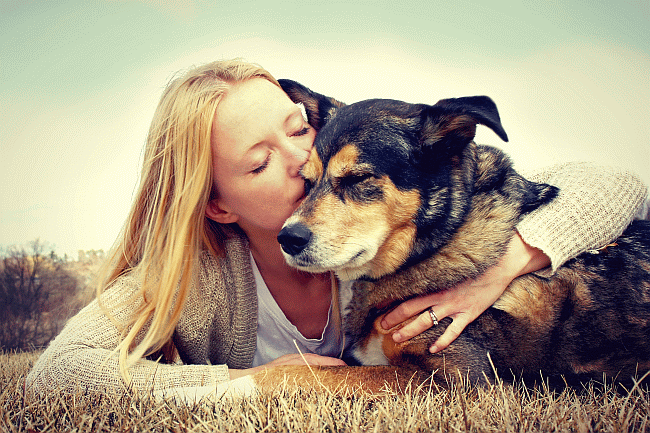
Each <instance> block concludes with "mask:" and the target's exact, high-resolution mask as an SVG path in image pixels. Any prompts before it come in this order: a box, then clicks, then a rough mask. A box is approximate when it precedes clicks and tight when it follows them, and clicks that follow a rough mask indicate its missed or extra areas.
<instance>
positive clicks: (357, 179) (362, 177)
mask: <svg viewBox="0 0 650 433" xmlns="http://www.w3.org/2000/svg"><path fill="white" fill-rule="evenodd" d="M371 177H372V174H371V173H360V174H351V175H348V176H345V177H343V178H341V183H343V184H344V185H346V186H352V185H356V184H358V183H361V182H363V181H366V180H368V179H370V178H371Z"/></svg>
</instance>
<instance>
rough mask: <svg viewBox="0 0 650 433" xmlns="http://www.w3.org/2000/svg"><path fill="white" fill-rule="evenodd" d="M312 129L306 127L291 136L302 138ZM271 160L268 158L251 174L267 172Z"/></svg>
mask: <svg viewBox="0 0 650 433" xmlns="http://www.w3.org/2000/svg"><path fill="white" fill-rule="evenodd" d="M310 129H311V127H309V126H305V127H304V128H302V129H301V130H300V131H298V132H295V133H293V134H291V136H292V137H300V136H303V135H306V134H307V133H309V131H310ZM270 159H271V155H269V156H267V157H266V159H265V160H264V162H263V163H262V164H261V165H260V166H259V167H256V168H254V169H253V170H251V173H253V174H260V173H262V172H263V171H264V170H266V167H268V166H269V161H270Z"/></svg>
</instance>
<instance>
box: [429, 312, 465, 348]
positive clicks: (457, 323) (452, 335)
mask: <svg viewBox="0 0 650 433" xmlns="http://www.w3.org/2000/svg"><path fill="white" fill-rule="evenodd" d="M468 324H469V322H468V321H466V320H465V319H462V318H454V320H453V321H452V322H451V323H450V324H449V326H447V329H445V332H444V333H443V334H442V335H441V336H440V337H438V339H437V340H436V341H435V343H433V345H432V346H431V347H430V348H429V352H431V353H436V352H440V351H441V350H443V349H446V348H447V346H449V345H450V344H451V343H452V342H453V341H454V340H455V339H456V338H458V336H459V335H460V333H461V332H463V330H464V329H465V327H466V326H467V325H468Z"/></svg>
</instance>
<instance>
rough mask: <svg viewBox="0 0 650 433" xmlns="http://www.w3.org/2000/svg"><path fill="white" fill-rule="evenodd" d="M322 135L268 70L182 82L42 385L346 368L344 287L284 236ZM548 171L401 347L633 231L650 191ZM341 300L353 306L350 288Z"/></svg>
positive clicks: (569, 171) (39, 380)
mask: <svg viewBox="0 0 650 433" xmlns="http://www.w3.org/2000/svg"><path fill="white" fill-rule="evenodd" d="M315 134H316V131H314V130H313V129H312V128H311V127H310V126H309V125H308V124H307V122H306V121H305V119H304V118H303V116H302V114H301V111H300V108H299V107H298V106H296V105H295V104H293V103H292V102H291V100H290V99H289V98H288V97H287V96H286V94H284V92H283V91H282V90H281V88H280V87H279V85H278V84H277V82H276V81H275V79H274V78H273V77H272V76H271V75H270V74H269V73H268V72H266V71H265V70H264V69H262V68H260V67H258V66H256V65H252V64H247V63H243V62H240V61H223V62H214V63H211V64H208V65H204V66H201V67H198V68H195V69H192V70H190V71H189V72H187V73H186V74H185V76H183V77H181V78H178V79H176V80H174V81H172V82H171V83H170V84H169V85H168V87H167V89H166V90H165V91H164V93H163V95H162V98H161V101H160V103H159V106H158V108H157V111H156V114H155V116H154V119H153V122H152V125H151V128H150V131H149V136H148V141H147V145H146V154H145V161H144V167H143V170H142V175H141V185H140V189H139V191H138V193H137V196H136V198H135V201H134V204H133V207H132V210H131V213H130V215H129V217H128V220H127V222H126V225H125V227H124V230H123V233H122V236H121V238H120V239H118V242H117V243H116V245H115V247H114V248H113V250H112V253H111V255H110V259H109V260H108V261H107V264H106V270H107V272H106V275H105V278H104V281H103V282H102V284H101V286H100V287H99V289H98V296H97V299H96V300H95V301H93V302H92V303H91V304H89V305H88V306H87V307H86V308H84V309H83V310H82V311H81V312H79V313H78V314H77V315H76V316H75V317H73V318H72V319H71V320H70V321H69V323H68V324H67V325H66V327H65V328H64V329H63V331H62V332H61V334H60V335H59V336H58V337H57V338H56V339H55V340H54V341H53V342H52V343H51V344H50V346H49V347H48V348H47V349H46V351H45V352H44V353H43V355H42V356H41V357H40V358H39V360H38V361H37V362H36V364H35V365H34V368H33V370H32V371H31V372H30V374H29V376H28V378H27V381H28V385H30V386H31V388H33V389H34V390H48V389H49V390H58V389H61V388H63V389H66V390H68V391H74V390H75V389H79V388H80V389H90V390H95V391H106V390H108V391H111V392H116V391H119V390H120V389H121V388H122V387H124V386H125V385H128V386H130V387H131V388H132V389H136V390H139V391H143V392H148V391H153V392H159V391H164V390H169V389H174V388H181V387H198V386H206V385H209V386H211V385H215V384H217V383H220V382H224V381H228V380H230V379H233V378H236V377H239V376H242V375H245V374H249V373H251V372H254V371H256V370H259V369H262V368H271V367H273V366H276V365H282V364H302V363H304V362H308V363H310V364H314V365H342V364H343V362H342V361H341V360H340V359H338V357H337V356H338V355H339V354H340V353H341V352H342V351H343V349H344V348H343V347H342V339H341V338H340V333H341V329H340V326H338V323H339V322H338V320H337V317H336V316H337V314H336V312H337V311H340V307H341V305H340V304H339V303H338V301H336V302H332V298H333V297H335V298H336V296H335V292H336V291H335V290H333V289H332V288H333V287H336V284H334V283H336V281H333V276H332V275H330V274H325V275H312V274H305V273H302V272H299V271H297V270H295V269H293V268H290V267H288V266H287V265H286V264H285V262H284V259H283V258H282V254H281V251H280V246H279V244H278V243H277V241H276V236H277V233H278V232H279V230H280V228H281V226H282V224H283V222H284V220H285V219H286V218H287V217H288V216H289V215H290V214H291V213H292V212H293V210H294V209H295V208H296V207H297V206H298V205H299V203H300V202H301V199H302V197H303V196H304V182H303V180H302V178H301V177H300V168H301V167H302V165H303V164H304V163H305V161H306V160H307V157H308V155H309V152H310V149H311V146H312V143H313V140H314V137H315ZM545 176H546V177H544V178H542V177H538V178H537V179H536V180H539V181H546V182H549V183H553V184H555V185H557V186H559V187H560V188H562V194H561V196H560V197H559V198H558V199H557V200H555V201H554V202H553V203H552V204H551V205H550V206H547V207H545V208H543V209H541V210H539V211H536V212H534V213H533V214H531V215H529V216H527V217H526V219H525V220H523V221H522V222H521V224H520V225H519V226H518V230H519V235H517V236H515V237H514V238H513V240H512V241H511V245H510V250H509V252H508V254H507V255H506V257H504V259H503V260H502V262H501V263H500V264H499V265H497V266H496V267H495V268H493V269H491V270H490V271H488V272H487V273H486V274H485V275H484V276H482V277H481V278H480V279H478V280H476V281H472V282H468V283H465V284H462V285H461V286H459V287H456V288H452V289H450V290H448V291H446V292H443V293H441V294H436V295H431V296H426V297H423V298H419V299H416V300H411V301H408V302H405V303H404V304H402V305H401V306H400V307H398V308H397V309H396V310H395V311H394V312H392V313H391V314H389V315H388V316H387V317H386V323H385V326H386V327H390V326H392V325H393V324H395V323H399V322H401V321H403V320H405V319H406V318H408V317H410V316H412V315H415V314H419V319H418V320H416V321H414V322H412V323H411V324H410V325H409V326H407V327H404V328H403V329H402V331H401V332H400V335H395V336H394V338H395V339H397V340H400V339H405V338H410V337H412V336H413V335H416V334H418V333H420V332H422V331H423V330H425V329H428V328H429V327H431V326H432V325H433V324H432V321H431V318H430V315H429V314H428V312H427V311H425V310H427V309H428V308H429V307H431V306H435V312H436V314H437V317H438V319H442V318H444V317H452V318H453V319H454V321H453V323H452V325H451V326H450V327H449V329H448V330H447V332H446V333H445V334H444V335H443V336H442V337H441V338H440V339H439V340H438V342H436V343H435V345H434V346H435V347H433V348H432V350H442V349H443V348H444V347H446V346H447V345H448V344H449V343H450V342H451V341H452V340H453V339H454V338H455V336H456V335H458V333H459V332H460V331H461V330H462V329H463V328H464V327H465V325H466V324H467V323H469V322H470V321H471V320H473V319H474V318H476V317H477V316H478V315H479V314H480V313H481V312H482V311H484V310H485V309H487V308H488V307H489V306H490V305H491V304H492V303H493V302H494V300H496V299H497V298H498V297H499V296H500V294H501V293H502V292H503V290H504V289H505V287H506V286H507V285H508V284H509V282H510V281H511V280H512V279H513V278H515V277H516V276H517V275H521V274H523V273H526V272H532V271H537V270H540V269H543V268H546V267H548V266H549V265H551V268H550V270H547V271H548V272H553V271H554V270H555V269H556V268H557V267H558V266H559V265H561V264H562V263H563V262H564V261H565V260H567V259H568V258H570V257H572V256H574V255H576V254H577V253H579V252H581V251H584V250H587V249H591V248H597V247H599V246H602V245H604V244H606V243H608V242H609V241H611V240H612V239H613V238H615V237H616V236H618V235H619V234H620V233H621V232H622V230H623V229H624V227H625V226H626V225H627V224H628V223H629V221H630V220H631V218H632V215H633V213H634V212H635V211H636V209H637V208H638V207H639V205H640V203H641V202H642V200H643V197H644V196H645V193H646V191H645V187H644V186H643V185H642V184H641V182H640V181H639V180H638V179H636V178H635V177H633V176H631V175H628V174H625V173H621V172H619V171H616V170H611V169H607V170H600V171H598V170H596V169H594V168H591V167H588V166H585V165H569V166H564V167H559V168H555V169H553V170H552V171H548V172H545ZM603 216H606V218H603ZM536 247H538V248H536ZM340 294H341V299H342V301H341V302H342V303H343V304H344V303H345V302H346V299H348V298H349V294H350V288H349V286H345V285H342V287H340ZM423 312H424V313H423ZM298 348H300V350H301V351H302V352H304V353H305V356H304V357H303V356H302V355H300V354H298V353H297V352H298ZM309 352H313V353H309ZM161 358H164V359H165V360H166V361H169V362H176V363H159V362H155V360H158V359H161ZM179 361H182V365H179Z"/></svg>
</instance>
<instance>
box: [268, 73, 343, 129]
mask: <svg viewBox="0 0 650 433" xmlns="http://www.w3.org/2000/svg"><path fill="white" fill-rule="evenodd" d="M278 82H279V83H280V86H282V90H284V92H285V93H286V94H287V95H289V98H291V100H292V101H293V102H295V103H296V104H302V105H303V106H304V107H305V111H306V112H307V120H308V122H309V124H310V125H311V126H312V127H313V128H314V129H315V130H316V131H318V130H320V129H321V128H322V127H323V125H325V124H326V123H327V121H328V120H329V119H330V117H332V115H333V114H334V112H335V111H336V109H337V108H339V107H342V106H344V105H345V104H344V103H343V102H340V101H337V100H336V99H334V98H330V97H328V96H324V95H321V94H320V93H316V92H313V91H311V90H310V89H308V88H307V87H305V86H303V85H302V84H300V83H298V82H296V81H293V80H288V79H280V80H278Z"/></svg>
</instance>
